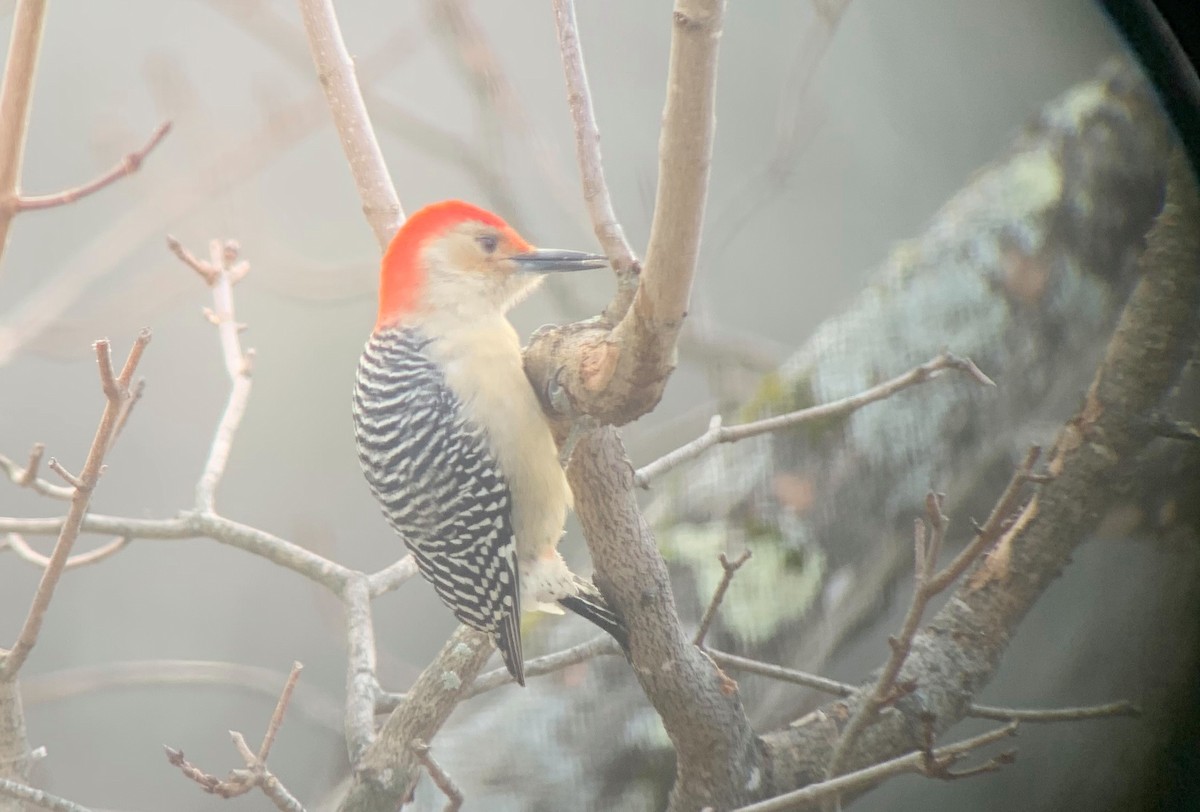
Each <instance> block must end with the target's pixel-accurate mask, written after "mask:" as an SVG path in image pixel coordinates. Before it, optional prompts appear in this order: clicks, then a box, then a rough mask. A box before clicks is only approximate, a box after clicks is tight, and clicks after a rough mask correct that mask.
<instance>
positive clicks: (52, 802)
mask: <svg viewBox="0 0 1200 812" xmlns="http://www.w3.org/2000/svg"><path fill="white" fill-rule="evenodd" d="M0 797H3V798H15V799H16V800H18V801H24V802H25V803H27V804H32V805H33V806H36V807H38V808H39V809H48V810H50V812H91V810H90V809H88V808H87V807H86V806H82V805H80V804H77V803H75V802H74V801H68V800H67V799H66V798H60V797H59V796H57V795H51V794H50V793H49V792H46V791H45V790H41V789H34V788H33V787H29V786H26V785H25V784H18V783H17V782H16V781H10V780H9V779H7V778H0Z"/></svg>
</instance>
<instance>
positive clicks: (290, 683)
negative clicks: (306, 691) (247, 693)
mask: <svg viewBox="0 0 1200 812" xmlns="http://www.w3.org/2000/svg"><path fill="white" fill-rule="evenodd" d="M303 670H304V666H303V665H301V664H300V663H299V662H294V663H292V672H291V673H290V674H288V679H287V682H286V683H284V686H283V692H282V693H281V694H280V695H279V701H278V702H277V703H275V712H274V713H272V714H271V721H270V723H269V724H268V725H267V732H266V733H265V734H264V735H263V740H262V745H261V746H260V747H259V748H258V760H259V761H261V762H264V763H265V762H266V760H267V756H269V755H270V754H271V745H273V744H274V743H275V736H277V735H278V734H279V726H280V725H282V724H283V715H284V714H285V713H287V709H288V704H289V703H290V702H291V701H292V692H293V691H295V690H296V683H297V682H299V681H300V672H301V671H303Z"/></svg>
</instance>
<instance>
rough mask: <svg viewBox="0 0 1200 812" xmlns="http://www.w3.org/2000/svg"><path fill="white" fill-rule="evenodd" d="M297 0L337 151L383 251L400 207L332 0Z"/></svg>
mask: <svg viewBox="0 0 1200 812" xmlns="http://www.w3.org/2000/svg"><path fill="white" fill-rule="evenodd" d="M299 2H300V13H301V14H302V15H303V17H304V30H305V31H306V32H307V33H308V44H309V48H310V49H311V51H312V57H313V62H314V63H315V65H316V68H317V79H318V81H320V83H321V87H322V88H324V90H325V97H326V98H327V99H328V101H329V109H330V111H331V112H332V113H333V123H334V126H335V127H336V128H337V132H338V137H339V138H340V139H341V141H342V150H343V151H344V152H345V153H346V160H347V161H349V163H350V172H351V174H353V175H354V183H355V185H356V186H357V187H358V196H359V197H360V198H361V199H362V203H363V213H364V214H365V215H366V217H367V222H368V223H369V224H370V226H371V230H372V231H374V232H375V239H376V241H377V242H378V243H379V248H380V250H383V249H385V248H387V245H388V243H389V242H390V241H391V239H392V236H393V235H394V234H395V233H396V230H397V229H398V228H400V224H401V223H403V222H404V210H403V209H402V208H401V207H400V199H399V198H398V197H397V196H396V189H395V188H394V187H393V186H392V180H391V177H390V176H389V175H388V170H387V164H385V163H384V161H383V153H382V152H381V151H380V149H379V142H378V141H377V140H376V139H375V131H374V130H373V129H372V128H371V119H370V116H369V115H368V114H367V106H366V104H365V103H364V102H363V97H362V91H360V90H359V87H358V79H357V78H355V75H354V63H353V61H351V59H350V54H349V52H348V51H347V50H346V44H345V42H343V41H342V31H341V27H340V26H339V25H338V21H337V14H336V12H335V11H334V8H333V0H299Z"/></svg>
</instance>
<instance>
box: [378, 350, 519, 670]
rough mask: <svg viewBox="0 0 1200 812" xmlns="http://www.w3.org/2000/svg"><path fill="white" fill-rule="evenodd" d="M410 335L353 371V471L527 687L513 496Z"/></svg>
mask: <svg viewBox="0 0 1200 812" xmlns="http://www.w3.org/2000/svg"><path fill="white" fill-rule="evenodd" d="M426 344H427V342H426V341H425V340H424V339H423V338H422V337H421V336H420V334H418V333H416V332H415V331H412V330H393V331H388V332H385V333H380V334H377V335H375V336H373V337H372V339H371V341H370V342H369V343H368V344H367V348H366V350H365V351H364V353H363V356H362V360H361V361H360V363H359V370H358V381H357V385H356V386H355V392H354V425H355V435H356V439H357V441H358V455H359V461H360V462H361V463H362V467H363V471H364V473H365V474H366V478H367V482H368V483H369V484H370V486H371V490H372V491H373V492H374V494H375V496H376V498H377V499H378V500H379V503H380V506H381V507H382V509H383V514H384V516H385V517H386V518H387V521H388V523H389V524H391V526H392V527H393V528H394V529H395V530H396V532H397V533H399V534H400V536H401V537H402V538H403V539H404V541H405V543H406V544H407V546H408V548H409V549H410V550H411V551H412V553H413V556H414V558H416V560H417V565H418V567H419V569H420V571H421V574H422V575H423V576H424V577H425V579H426V580H428V581H429V582H430V583H432V584H433V587H434V589H435V590H436V591H437V593H438V596H439V597H441V599H442V602H443V603H445V604H446V605H447V606H448V607H450V609H451V610H452V611H453V612H454V616H455V617H457V618H458V619H459V620H460V621H462V622H463V623H466V624H467V625H468V626H471V627H472V628H474V629H478V630H480V631H483V632H487V633H489V634H491V635H493V636H494V638H495V640H496V646H497V648H499V649H500V654H501V656H502V657H503V658H504V664H505V666H506V667H507V668H508V670H509V673H511V674H512V675H513V678H514V679H516V681H517V682H519V683H520V684H522V685H524V684H525V681H524V664H523V660H522V655H521V625H520V620H521V615H520V612H521V610H520V606H521V596H520V578H519V577H518V572H517V557H516V549H515V538H514V534H513V525H512V496H511V494H510V493H509V488H508V485H507V483H506V481H505V479H504V477H503V475H502V473H501V472H500V470H499V468H498V466H497V464H496V460H495V459H494V458H493V456H492V454H491V451H490V449H489V447H488V444H487V439H486V437H485V436H484V435H483V433H482V432H481V431H480V430H479V429H478V428H473V427H472V426H471V425H470V424H468V423H467V422H466V421H465V420H464V419H463V417H462V414H461V409H460V405H459V403H458V399H457V397H456V396H455V394H454V393H453V391H452V390H451V389H450V388H449V386H448V385H447V384H446V381H445V378H444V377H443V375H442V372H441V370H440V369H439V367H438V366H437V365H436V364H435V363H434V362H433V361H432V360H430V359H429V357H428V356H427V355H426V354H425V353H424V351H423V350H424V347H425V345H426Z"/></svg>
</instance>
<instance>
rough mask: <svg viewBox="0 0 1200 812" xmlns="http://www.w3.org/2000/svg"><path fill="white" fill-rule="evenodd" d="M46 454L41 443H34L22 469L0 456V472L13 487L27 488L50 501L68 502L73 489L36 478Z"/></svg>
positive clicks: (12, 461)
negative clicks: (61, 500) (0, 471)
mask: <svg viewBox="0 0 1200 812" xmlns="http://www.w3.org/2000/svg"><path fill="white" fill-rule="evenodd" d="M45 453H46V446H45V445H44V444H42V443H34V445H33V450H32V451H30V452H29V461H28V462H27V463H25V467H24V468H22V467H21V466H20V465H17V463H16V462H15V461H14V460H10V459H9V458H8V457H6V456H4V455H3V454H0V470H3V471H4V473H5V474H7V475H8V478H9V479H10V480H12V482H13V484H14V485H18V486H20V487H22V488H29V489H30V490H32V491H33V492H34V493H37V494H41V495H42V496H49V497H51V498H52V499H63V500H70V498H71V497H72V496H73V495H74V493H75V489H74V488H71V487H64V486H62V485H55V484H54V483H53V482H47V481H46V480H44V479H40V478H39V477H38V475H37V474H38V468H39V467H40V466H41V464H42V456H43V455H44V454H45Z"/></svg>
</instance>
